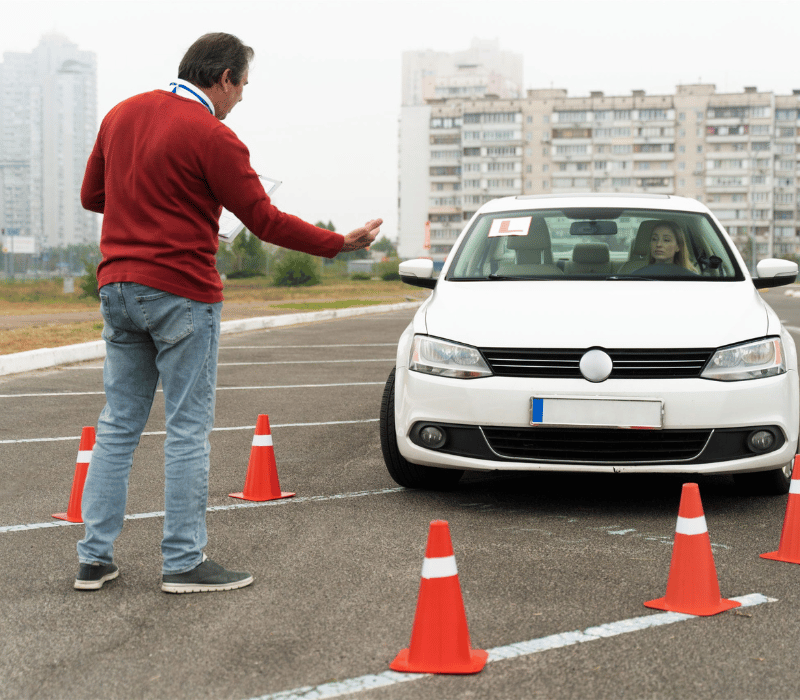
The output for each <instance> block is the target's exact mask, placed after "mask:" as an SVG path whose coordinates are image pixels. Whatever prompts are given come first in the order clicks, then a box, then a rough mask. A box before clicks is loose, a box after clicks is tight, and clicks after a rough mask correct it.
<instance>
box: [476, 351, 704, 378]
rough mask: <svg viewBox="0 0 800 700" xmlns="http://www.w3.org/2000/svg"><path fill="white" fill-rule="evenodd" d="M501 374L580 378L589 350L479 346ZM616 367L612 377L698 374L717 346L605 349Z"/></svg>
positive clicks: (508, 375) (493, 367)
mask: <svg viewBox="0 0 800 700" xmlns="http://www.w3.org/2000/svg"><path fill="white" fill-rule="evenodd" d="M480 351H481V353H483V356H484V358H486V361H487V362H488V363H489V367H490V368H491V369H492V372H494V374H495V375H496V376H498V377H538V378H545V377H552V378H559V379H580V378H581V377H582V376H583V375H581V371H580V361H581V357H583V355H584V353H586V350H581V349H577V350H575V349H550V348H547V349H541V348H530V349H529V348H480ZM605 352H606V353H608V355H609V357H611V361H612V363H613V369H612V370H611V375H610V377H609V379H659V378H664V379H686V378H693V377H699V376H700V372H702V370H703V367H704V366H705V364H706V362H708V359H709V358H710V357H711V354H712V353H713V352H714V349H713V348H711V349H708V348H700V349H696V348H693V349H678V350H657V349H653V350H651V349H645V350H607V349H606V350H605Z"/></svg>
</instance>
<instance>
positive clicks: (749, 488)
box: [733, 461, 794, 496]
mask: <svg viewBox="0 0 800 700" xmlns="http://www.w3.org/2000/svg"><path fill="white" fill-rule="evenodd" d="M793 466H794V461H792V462H789V463H788V464H786V465H784V466H783V467H781V468H780V469H772V470H770V471H767V472H748V473H746V474H734V475H733V481H734V483H735V484H736V487H737V488H738V489H739V491H741V492H742V494H744V495H758V496H783V495H785V494H787V493H789V486H790V485H791V483H792V468H793Z"/></svg>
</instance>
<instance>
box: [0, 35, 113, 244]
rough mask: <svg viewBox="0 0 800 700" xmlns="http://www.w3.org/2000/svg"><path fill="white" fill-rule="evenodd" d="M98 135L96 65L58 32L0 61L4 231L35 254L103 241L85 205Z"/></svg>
mask: <svg viewBox="0 0 800 700" xmlns="http://www.w3.org/2000/svg"><path fill="white" fill-rule="evenodd" d="M96 133H97V62H96V57H95V54H94V53H92V52H89V51H80V50H78V47H77V45H76V44H74V43H72V42H70V41H69V40H68V39H67V38H66V37H64V36H61V35H59V34H49V35H46V36H43V37H42V39H41V41H40V43H39V45H38V46H37V47H36V48H35V49H34V50H33V51H32V52H31V53H19V52H6V53H4V54H3V62H2V63H0V227H2V228H3V229H5V233H6V235H11V236H20V237H23V238H34V239H35V240H36V244H37V250H42V249H44V248H49V247H64V246H68V245H71V244H77V243H95V242H97V240H98V222H97V216H96V215H95V214H92V213H90V212H86V211H84V210H83V209H82V208H81V206H80V197H79V195H80V187H81V182H82V180H83V173H84V170H85V167H86V161H87V160H88V159H89V154H90V152H91V149H92V146H93V144H94V138H95V136H96Z"/></svg>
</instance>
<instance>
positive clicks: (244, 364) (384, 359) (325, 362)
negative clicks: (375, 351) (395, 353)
mask: <svg viewBox="0 0 800 700" xmlns="http://www.w3.org/2000/svg"><path fill="white" fill-rule="evenodd" d="M396 359H397V358H396V357H378V358H374V359H369V360H363V359H358V358H356V359H353V360H271V361H269V362H220V363H218V364H217V366H218V367H251V366H254V365H342V364H351V365H352V364H355V363H359V364H360V363H362V362H394V361H395V360H396Z"/></svg>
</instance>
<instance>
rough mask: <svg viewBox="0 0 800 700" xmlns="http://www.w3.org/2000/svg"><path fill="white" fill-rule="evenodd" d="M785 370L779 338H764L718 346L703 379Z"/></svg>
mask: <svg viewBox="0 0 800 700" xmlns="http://www.w3.org/2000/svg"><path fill="white" fill-rule="evenodd" d="M784 372H786V361H785V359H784V355H783V345H782V344H781V339H780V338H765V339H764V340H756V341H753V342H750V343H743V344H742V345H735V346H733V347H730V348H722V349H721V350H717V351H716V352H715V353H714V355H713V356H712V358H711V359H710V360H709V362H708V364H707V365H706V368H705V369H704V370H703V373H702V374H701V375H700V376H701V377H703V378H704V379H717V380H719V381H723V382H738V381H742V380H743V379H760V378H761V377H772V376H774V375H776V374H783V373H784Z"/></svg>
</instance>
